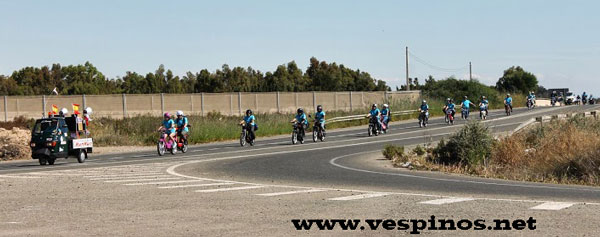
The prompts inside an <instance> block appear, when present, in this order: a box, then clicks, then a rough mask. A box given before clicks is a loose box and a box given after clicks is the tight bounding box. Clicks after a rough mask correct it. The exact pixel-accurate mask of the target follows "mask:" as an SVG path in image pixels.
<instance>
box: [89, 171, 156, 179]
mask: <svg viewBox="0 0 600 237" xmlns="http://www.w3.org/2000/svg"><path fill="white" fill-rule="evenodd" d="M160 174H165V173H163V172H151V173H134V174H105V175H86V176H83V177H84V178H109V177H127V176H145V175H160Z"/></svg>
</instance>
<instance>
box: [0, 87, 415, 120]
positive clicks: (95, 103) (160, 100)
mask: <svg viewBox="0 0 600 237" xmlns="http://www.w3.org/2000/svg"><path fill="white" fill-rule="evenodd" d="M419 98H420V92H419V91H409V92H361V91H358V92H357V91H354V92H349V91H344V92H322V91H317V92H297V93H296V92H268V93H244V92H242V93H237V92H235V93H196V94H144V95H137V94H128V95H72V96H2V97H0V121H5V120H12V119H13V118H14V117H18V116H25V117H27V118H40V117H41V115H42V111H44V110H43V108H44V104H45V108H46V114H47V112H48V111H51V110H52V105H53V104H54V105H57V106H58V107H59V109H60V108H67V109H68V110H69V112H72V111H71V110H72V106H71V104H79V105H80V110H83V108H84V107H92V109H93V110H94V116H95V117H115V118H122V117H130V116H135V115H141V114H150V115H154V116H160V115H161V114H162V113H163V112H175V111H176V110H183V111H184V112H185V113H187V114H194V115H206V114H208V113H209V112H219V113H221V114H224V115H236V116H237V115H241V114H243V113H244V111H246V109H248V108H249V109H252V110H254V111H255V113H293V112H294V111H296V109H297V108H298V107H302V108H304V109H305V110H306V111H308V112H314V110H315V106H316V105H323V107H324V108H325V110H329V111H333V110H344V111H351V110H356V109H365V108H368V107H369V105H370V104H374V103H376V104H382V103H391V102H395V103H403V102H406V103H410V102H414V101H416V100H418V99H419ZM5 105H6V106H5Z"/></svg>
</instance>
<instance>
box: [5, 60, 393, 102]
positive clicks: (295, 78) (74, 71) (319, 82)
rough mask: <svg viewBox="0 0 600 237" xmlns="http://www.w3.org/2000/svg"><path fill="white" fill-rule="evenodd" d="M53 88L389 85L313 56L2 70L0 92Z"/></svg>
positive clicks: (116, 90)
mask: <svg viewBox="0 0 600 237" xmlns="http://www.w3.org/2000/svg"><path fill="white" fill-rule="evenodd" d="M54 88H57V90H58V93H59V94H63V95H78V94H120V93H127V94H149V93H198V92H271V91H295V92H301V91H383V90H390V89H389V87H388V86H387V85H386V83H385V81H382V80H376V79H374V78H372V77H371V75H369V73H367V72H363V71H360V70H352V69H349V68H347V67H345V66H344V65H342V64H340V65H338V64H336V63H335V62H334V63H327V62H325V61H319V60H317V59H316V58H314V57H313V58H311V59H310V65H309V67H308V68H307V69H306V71H302V70H301V69H299V68H298V65H297V64H296V63H295V62H294V61H292V62H289V63H287V64H285V65H280V66H278V67H277V69H276V70H275V71H274V72H266V73H263V72H261V71H259V70H255V69H253V68H251V67H248V68H243V67H234V68H231V67H229V65H227V64H225V65H223V66H222V67H221V69H218V70H216V71H214V72H210V71H209V70H207V69H203V70H201V71H199V72H197V73H193V72H187V73H186V74H185V75H184V76H182V77H179V76H175V75H173V72H172V71H171V70H168V69H165V67H164V66H163V65H160V66H159V67H158V69H157V70H156V71H155V72H154V73H146V74H145V75H142V74H138V73H136V72H126V73H125V75H124V76H123V77H117V78H114V79H109V78H107V77H106V76H104V74H102V72H100V71H98V69H97V68H96V67H94V65H92V64H91V63H89V62H86V63H85V64H84V65H69V66H65V67H63V66H61V65H60V64H53V65H52V66H51V67H48V66H43V67H41V68H38V67H25V68H22V69H20V70H18V71H15V72H13V73H12V75H10V76H2V75H0V95H43V94H50V93H51V92H52V91H53V89H54Z"/></svg>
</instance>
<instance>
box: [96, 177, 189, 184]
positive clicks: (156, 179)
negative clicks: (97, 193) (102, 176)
mask: <svg viewBox="0 0 600 237" xmlns="http://www.w3.org/2000/svg"><path fill="white" fill-rule="evenodd" d="M173 179H181V178H155V179H125V180H107V181H104V182H105V183H131V182H142V181H159V180H173Z"/></svg>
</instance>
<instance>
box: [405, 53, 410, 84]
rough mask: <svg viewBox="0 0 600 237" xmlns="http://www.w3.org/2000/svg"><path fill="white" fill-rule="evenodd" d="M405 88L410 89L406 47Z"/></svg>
mask: <svg viewBox="0 0 600 237" xmlns="http://www.w3.org/2000/svg"><path fill="white" fill-rule="evenodd" d="M406 90H407V91H409V90H410V80H409V79H408V47H406Z"/></svg>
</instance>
